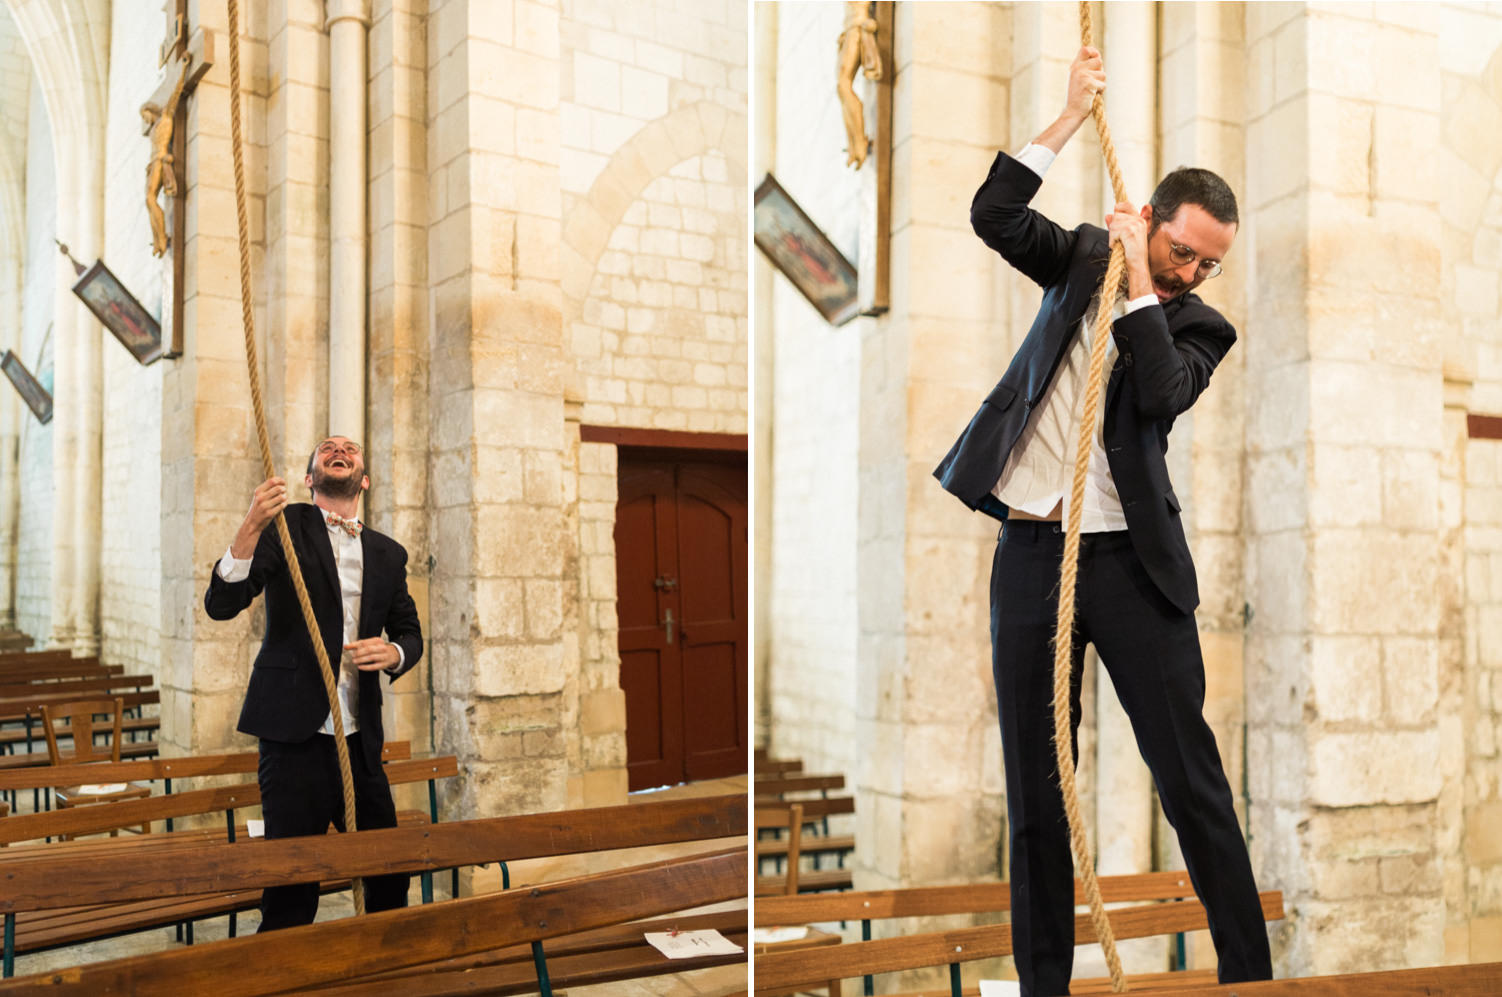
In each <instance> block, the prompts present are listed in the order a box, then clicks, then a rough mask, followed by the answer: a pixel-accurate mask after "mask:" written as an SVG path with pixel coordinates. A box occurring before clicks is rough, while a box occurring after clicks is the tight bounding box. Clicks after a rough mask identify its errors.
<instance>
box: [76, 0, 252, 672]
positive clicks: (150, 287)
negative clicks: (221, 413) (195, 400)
mask: <svg viewBox="0 0 1502 997" xmlns="http://www.w3.org/2000/svg"><path fill="white" fill-rule="evenodd" d="M140 14H141V12H140V11H139V10H135V9H132V8H131V7H130V6H129V5H126V4H117V5H115V6H114V7H113V9H112V11H111V23H110V44H111V47H112V51H113V55H112V57H111V59H110V81H109V90H108V94H109V102H108V105H107V106H108V110H107V115H108V116H107V119H106V141H105V148H106V149H107V153H106V163H105V192H104V203H105V213H104V229H105V235H104V250H103V253H102V255H103V258H104V259H105V260H106V261H107V262H108V263H109V264H110V268H111V269H112V270H113V271H114V273H115V275H116V276H117V277H119V278H120V280H121V281H122V282H124V284H125V286H126V287H128V288H129V289H130V290H131V292H132V293H133V294H135V295H136V297H137V298H138V299H140V301H141V304H142V305H143V306H145V308H146V310H147V311H148V312H150V313H151V314H152V315H155V316H157V317H158V318H159V320H160V321H161V322H162V323H164V326H165V327H164V329H163V332H162V337H163V339H164V340H168V341H170V338H171V335H172V330H171V322H170V318H169V315H168V312H169V311H170V302H168V307H167V308H163V307H162V293H163V287H164V282H163V271H164V268H167V276H168V278H169V280H170V275H171V272H170V266H171V263H170V257H164V258H163V259H160V260H158V259H156V258H154V257H152V256H151V254H150V248H151V225H150V222H149V221H148V218H147V214H146V201H145V196H144V193H143V190H142V188H143V186H144V184H143V183H142V179H143V178H144V177H145V175H146V163H147V161H148V160H149V159H150V157H151V145H150V142H149V141H148V140H147V138H146V136H144V135H142V134H141V127H140V121H141V118H140V114H139V111H138V109H139V107H140V106H141V104H143V103H144V102H145V101H146V100H148V99H149V98H150V97H151V94H152V92H153V91H154V90H155V89H156V87H157V83H158V81H159V79H160V77H161V73H162V71H161V70H158V69H157V68H156V60H155V59H154V58H149V57H146V56H145V54H149V53H152V52H154V51H155V50H156V46H157V44H158V43H159V42H160V41H161V38H162V33H163V23H162V20H161V19H160V18H151V17H142V16H140ZM164 200H165V196H164ZM169 224H170V222H169ZM86 262H87V261H86ZM168 293H170V284H169V285H168ZM102 359H103V370H104V395H105V397H104V411H105V412H106V413H107V416H106V418H105V420H104V427H103V429H104V435H103V445H102V448H101V449H102V452H101V462H102V471H103V496H104V500H103V504H102V507H101V516H100V544H99V556H100V562H101V563H100V576H99V583H100V584H99V628H100V648H99V653H100V657H101V658H102V659H103V660H105V661H108V662H110V663H112V664H122V665H125V666H126V671H127V672H129V673H131V674H143V673H144V674H154V673H155V672H156V671H157V669H158V668H159V667H160V661H161V645H160V639H159V638H160V622H159V621H160V620H161V594H162V593H161V589H162V585H161V560H162V555H161V504H162V471H161V468H162V456H161V451H162V434H161V431H160V428H159V425H158V423H159V420H160V418H161V407H162V377H163V372H164V371H165V370H166V369H167V368H168V367H170V366H171V364H172V363H173V362H174V361H171V360H159V361H157V362H156V363H154V364H153V365H151V366H150V367H142V366H141V365H140V364H138V363H137V362H136V360H135V358H134V357H133V356H131V355H130V353H129V352H128V351H126V350H125V349H123V348H122V347H121V346H120V345H119V344H118V343H117V342H116V341H115V339H114V337H113V336H111V335H109V334H108V333H105V334H104V353H103V358H102ZM228 542H229V541H228V539H227V538H226V540H225V543H226V544H228Z"/></svg>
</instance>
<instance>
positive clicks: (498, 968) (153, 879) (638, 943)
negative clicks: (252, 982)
mask: <svg viewBox="0 0 1502 997" xmlns="http://www.w3.org/2000/svg"><path fill="white" fill-rule="evenodd" d="M745 833H746V802H745V797H744V796H742V795H730V796H722V797H707V798H706V797H698V798H690V799H682V800H666V801H662V802H660V803H647V804H631V805H627V806H621V807H605V808H598V809H595V810H584V811H570V812H563V813H549V814H529V815H526V816H522V817H508V818H490V819H483V820H472V821H454V822H449V823H445V824H434V825H431V826H428V827H421V828H394V829H389V830H381V831H361V832H358V833H356V834H353V835H328V836H324V837H311V838H293V839H285V840H280V841H265V840H256V841H243V842H237V843H234V844H229V843H215V844H203V843H184V844H181V845H177V844H174V846H173V847H172V849H171V850H170V852H165V853H163V854H164V855H169V856H170V861H166V862H162V863H159V864H158V865H157V867H156V868H154V869H148V868H144V867H142V866H141V864H139V863H135V864H131V865H128V866H125V867H124V868H119V869H111V868H106V867H104V866H103V865H102V864H101V863H99V862H97V861H91V860H88V859H85V858H81V857H79V856H71V855H56V854H55V855H53V856H51V857H39V858H38V859H36V860H35V861H32V862H27V863H21V864H17V865H9V864H5V863H3V862H0V912H4V914H5V916H6V917H7V918H10V917H13V916H14V915H15V914H16V913H17V912H27V911H35V910H46V909H52V908H55V907H57V906H59V905H64V904H72V903H76V902H77V901H78V899H79V898H80V897H88V898H90V899H92V900H94V901H96V902H108V903H116V904H121V903H130V902H138V903H139V902H149V901H152V900H162V899H165V898H171V897H177V896H181V895H187V896H192V895H201V894H205V893H216V892H234V891H243V892H247V893H248V892H250V891H254V890H259V889H260V888H262V887H264V886H268V885H272V884H275V883H280V882H287V881H289V880H298V879H307V878H319V879H328V878H332V877H343V878H348V877H351V876H374V875H380V874H383V873H392V872H408V873H412V872H422V871H431V870H434V869H441V868H450V867H453V866H456V865H471V864H476V863H481V862H490V861H497V860H503V861H515V860H519V859H529V858H542V857H549V856H559V855H569V854H577V853H581V852H591V851H600V850H606V849H618V848H637V847H641V846H644V845H659V844H667V843H674V842H683V841H701V840H713V839H716V838H725V837H742V836H744V835H745ZM707 854H708V856H709V857H710V858H711V860H712V861H711V862H710V864H709V865H708V866H701V867H700V868H701V872H700V873H699V874H696V875H695V876H691V877H689V878H688V879H683V880H681V881H679V888H681V892H677V891H675V890H669V891H668V892H667V893H666V894H662V895H661V896H663V897H666V898H667V899H668V900H670V901H671V902H670V903H669V905H668V906H663V907H660V908H656V909H650V910H640V911H639V912H635V913H630V914H629V915H626V916H621V917H619V918H618V919H614V920H611V919H607V920H606V921H603V922H601V923H599V924H591V925H586V926H584V927H585V928H587V929H591V930H593V929H596V928H605V927H607V926H614V925H616V924H618V922H619V921H620V920H626V919H627V917H647V916H653V915H655V914H661V913H668V912H670V911H673V910H683V909H687V908H690V907H694V906H699V905H702V904H705V903H716V902H721V901H724V900H730V899H735V898H738V897H744V896H745V883H746V872H747V865H746V851H745V847H744V845H740V846H738V847H736V848H733V849H730V850H728V851H723V852H711V853H707ZM699 859H700V857H699V856H696V857H694V858H692V859H688V860H675V863H658V864H657V866H658V867H661V868H662V869H663V870H664V871H663V875H664V876H667V875H669V872H668V870H669V869H677V868H678V865H677V864H676V863H683V862H687V863H695V862H698V861H699ZM710 868H713V869H714V870H715V872H714V873H713V874H714V876H715V877H716V878H717V880H718V881H719V886H717V887H716V890H717V892H716V893H715V895H713V896H696V895H695V894H694V893H693V891H694V890H696V889H700V888H702V886H703V883H702V882H701V878H702V876H703V875H707V874H708V872H707V870H708V869H710ZM673 874H674V875H675V874H676V873H673ZM612 875H613V874H612ZM591 878H598V877H585V879H591ZM551 889H552V887H551V886H548V885H543V886H536V887H525V888H521V889H517V890H512V891H503V893H501V894H490V895H487V897H479V898H475V900H479V901H484V900H486V899H487V898H488V897H496V896H501V897H521V898H538V897H543V896H545V895H546V894H547V893H548V892H549V891H550V890H551ZM631 889H632V891H637V890H638V889H648V890H649V891H651V892H654V894H655V891H656V886H651V885H650V884H649V885H647V886H640V884H637V883H636V881H633V886H632V887H631ZM633 898H634V893H633V894H631V895H630V896H628V895H627V894H621V895H619V896H616V897H614V898H613V900H612V901H611V902H620V901H624V900H628V899H633ZM601 899H602V898H596V900H597V901H600V900H601ZM456 903H457V904H459V905H470V909H473V910H478V911H484V910H486V908H485V907H484V905H479V906H476V905H474V903H473V901H471V900H461V901H449V902H445V903H441V904H435V905H433V906H432V907H429V908H425V909H427V910H437V909H438V908H452V907H454V906H455V904H456ZM534 906H535V911H536V913H535V914H534V918H540V919H541V920H543V921H545V922H546V923H547V924H548V925H554V924H555V923H556V922H557V921H559V920H566V919H567V917H568V914H569V912H568V911H565V910H561V909H559V908H557V907H555V906H554V905H553V904H552V903H551V902H546V901H544V902H540V903H539V904H538V905H534ZM410 913H411V912H401V911H392V912H386V913H382V914H374V915H370V916H369V917H368V918H356V919H352V920H347V921H342V922H333V923H332V924H324V925H315V926H313V927H312V928H311V929H310V928H296V929H290V931H291V932H306V931H310V930H314V929H326V928H329V927H332V926H334V925H338V924H343V925H349V924H351V923H354V922H361V923H364V922H366V921H370V920H373V919H377V918H388V917H390V916H391V915H395V914H410ZM490 916H491V915H490V914H487V913H477V914H475V915H473V917H474V919H473V920H472V921H470V922H469V923H467V924H466V923H464V922H459V924H460V926H459V927H458V929H457V930H455V931H454V934H456V935H469V936H473V935H474V934H475V933H476V932H477V931H481V930H482V929H485V928H486V927H487V925H488V918H489V917H490ZM696 918H698V920H693V919H690V918H687V917H684V918H679V919H675V920H676V921H677V922H679V923H678V926H679V927H691V926H700V925H701V924H702V925H703V926H714V927H719V928H720V929H721V930H722V931H725V932H728V933H730V934H732V935H734V934H735V933H736V932H738V933H739V936H740V938H741V939H742V941H743V940H744V935H745V930H746V921H745V918H746V912H745V911H744V910H740V911H731V912H720V913H716V914H710V915H703V916H702V917H699V916H696ZM445 923H450V922H448V921H445ZM666 926H667V927H671V925H666ZM392 930H396V929H392ZM451 930H452V929H451ZM640 932H641V926H636V927H634V928H631V929H617V930H615V931H614V932H613V933H611V932H604V933H601V934H597V935H596V936H593V937H580V938H571V939H569V940H568V941H567V942H566V943H562V944H561V945H560V946H559V947H558V948H556V949H555V948H553V947H552V946H550V948H549V951H548V952H547V953H544V955H545V958H544V959H543V960H542V961H541V965H544V966H547V967H550V968H552V967H553V966H554V963H553V959H554V955H555V953H556V955H557V956H558V957H559V959H558V964H557V968H556V971H554V972H553V974H552V975H553V978H554V979H555V980H557V979H558V978H559V977H560V976H565V977H566V976H567V974H570V973H579V974H583V975H582V976H580V977H579V980H582V979H585V978H590V979H594V980H603V979H622V978H628V977H629V976H637V975H642V974H643V973H644V972H677V971H680V970H683V969H689V968H693V964H692V963H691V962H690V963H686V962H685V961H681V960H673V961H671V962H669V961H668V960H666V959H663V958H662V957H661V955H660V954H657V953H656V951H655V950H647V949H646V946H645V943H644V942H643V940H642V938H641V934H640ZM560 934H568V935H573V934H575V932H574V931H564V932H560ZM276 937H277V938H287V937H289V934H288V932H277V933H276ZM326 937H327V936H326ZM375 937H380V935H377V936H375ZM392 937H398V936H392ZM399 937H400V938H401V939H402V941H401V944H398V945H389V944H388V945H385V946H382V945H380V943H379V942H375V943H371V944H373V945H374V946H375V947H376V948H379V949H381V951H382V952H385V951H386V950H387V949H393V950H395V949H405V948H406V946H407V945H408V942H409V941H410V939H409V937H408V935H407V932H406V928H405V927H404V928H402V929H401V930H400V932H399ZM487 937H488V938H489V939H490V940H489V941H488V942H487V943H486V944H483V945H479V946H475V947H470V948H466V949H463V950H458V951H436V950H428V949H423V950H422V952H423V954H422V955H420V956H418V957H413V958H409V959H406V960H397V961H393V962H390V963H387V964H381V963H376V964H371V963H368V962H364V961H361V962H360V963H353V962H349V963H347V964H346V965H344V966H342V967H340V968H338V969H337V970H336V971H334V972H333V973H330V974H326V975H321V976H320V975H317V974H313V975H310V976H308V977H307V978H305V979H297V980H295V981H294V982H292V983H287V982H285V980H283V982H281V983H280V984H279V985H278V986H277V987H272V986H271V985H270V983H269V982H268V984H267V989H268V990H270V989H287V988H294V989H296V990H297V991H298V992H308V991H309V990H311V989H312V987H314V986H315V985H322V984H329V985H335V984H338V985H341V986H343V985H345V984H344V981H346V980H348V978H349V977H350V976H351V975H353V974H354V973H357V972H363V973H364V974H366V975H365V976H364V977H362V981H361V982H359V983H358V984H349V985H350V986H357V987H359V988H363V989H360V990H357V991H356V992H365V993H372V994H375V993H382V994H386V993H393V992H400V993H413V992H429V990H421V991H419V990H418V986H419V985H421V986H424V987H430V988H431V987H435V986H436V987H443V986H453V985H455V983H456V981H461V980H462V981H466V982H465V985H466V986H468V985H470V984H472V983H474V982H475V980H476V979H477V978H480V977H477V975H476V974H477V973H479V974H481V976H482V977H483V978H485V979H486V980H488V981H489V983H490V984H491V986H488V987H487V989H486V992H523V991H525V990H528V989H532V990H535V989H536V988H537V977H536V975H535V973H536V969H537V967H538V965H539V960H538V955H539V949H538V948H536V947H531V948H525V949H523V950H522V951H520V952H518V950H517V948H516V943H517V942H518V941H519V940H525V939H524V938H521V939H519V938H518V937H517V936H516V935H514V934H507V933H504V932H503V933H501V934H498V935H493V936H487ZM539 937H551V934H550V935H547V936H539ZM243 941H247V939H235V940H232V941H229V942H221V943H215V944H213V945H208V946H197V947H195V948H194V949H192V950H188V952H189V953H195V954H196V953H198V952H207V951H210V950H216V951H217V952H218V953H220V954H219V955H218V956H217V958H207V959H200V960H197V961H195V960H188V961H187V962H183V961H181V960H178V961H175V962H172V963H171V966H172V968H171V969H170V970H168V969H161V970H159V971H158V970H153V971H152V972H151V973H147V974H145V975H136V974H135V972H134V971H132V975H129V976H128V977H116V976H113V975H111V974H110V973H105V974H103V975H102V976H91V975H89V973H90V971H91V970H93V969H94V967H85V968H84V970H82V972H83V973H84V974H85V975H84V976H83V977H82V978H81V979H82V980H83V981H85V982H92V983H94V984H96V985H99V986H101V987H102V986H104V985H105V984H106V983H107V982H108V981H110V980H117V981H118V980H128V983H126V984H125V989H124V990H121V991H120V992H129V993H137V992H148V993H149V992H156V991H153V990H137V989H134V988H135V987H137V986H141V985H143V981H146V980H161V981H163V982H164V983H165V982H167V981H170V980H171V979H172V977H173V976H174V974H177V973H182V972H188V973H191V970H190V969H187V968H186V967H191V966H200V967H203V968H205V969H210V968H212V967H213V966H214V965H215V964H216V963H218V962H221V961H222V960H224V959H231V958H232V959H235V960H238V959H239V958H240V956H239V955H235V956H229V955H228V954H227V953H228V952H239V951H240V950H238V949H226V946H233V945H235V944H236V943H237V942H243ZM329 944H332V942H330V943H329ZM311 951H319V947H318V946H315V947H314V948H313V949H312V950H311ZM185 954H188V953H184V952H173V953H167V956H181V955H185ZM326 954H332V955H333V956H335V957H340V956H342V955H344V954H345V953H343V952H341V951H339V950H337V949H336V950H332V951H331V952H330V953H326ZM144 958H145V959H146V960H147V961H151V960H155V959H160V958H163V957H162V956H153V957H144ZM740 958H741V959H744V956H741V957H740ZM453 960H461V961H460V962H454V961H453ZM275 961H276V962H277V963H278V964H282V963H286V962H289V960H288V959H287V958H286V956H285V953H278V954H277V955H276V958H275ZM312 961H318V960H312ZM724 961H726V960H724V959H721V960H719V961H718V962H716V963H712V964H723V962H724ZM124 962H126V963H140V962H141V960H125V961H124ZM245 965H257V966H259V961H258V960H257V961H253V962H249V963H244V962H235V964H234V966H232V967H227V968H223V969H221V970H220V971H221V972H222V973H228V972H235V971H237V970H238V972H239V974H240V976H241V977H244V976H245V975H246V974H244V971H243V970H244V966H245ZM292 968H293V969H294V970H295V967H292ZM325 968H326V967H325ZM66 972H68V973H74V972H79V971H72V970H70V971H66ZM619 974H626V975H624V976H623V975H619ZM56 975H58V974H49V975H48V976H40V977H31V978H28V980H26V981H22V980H17V981H15V982H16V983H17V984H20V983H23V982H27V983H32V982H36V983H47V982H50V980H51V978H52V977H55V976H56ZM255 975H257V976H259V974H255ZM394 977H402V978H404V980H405V981H404V982H402V983H401V985H400V986H397V985H395V984H394V982H393V979H394ZM189 978H191V976H190V977H184V979H189ZM507 978H510V979H513V983H514V985H515V986H520V987H521V988H522V989H521V990H516V989H505V988H504V986H502V983H503V982H504V979H507ZM221 979H223V980H229V979H230V977H229V976H227V975H225V976H222V977H221ZM498 981H501V982H498ZM573 982H578V980H575V981H573ZM494 986H501V989H494V988H493V987H494ZM209 989H210V991H212V992H219V991H220V989H221V988H220V986H219V985H217V984H216V985H215V986H213V987H211V988H209ZM5 992H8V991H7V990H6V988H5V987H3V986H0V993H5ZM63 992H91V991H88V990H83V991H68V990H64V991H63ZM92 992H103V991H102V990H96V991H92ZM178 992H189V993H193V992H203V991H202V990H201V989H200V988H198V987H195V986H186V987H185V989H182V990H180V991H178ZM224 992H226V993H231V992H242V993H249V992H262V991H259V990H255V991H252V990H235V989H234V985H231V989H230V990H227V991H224ZM340 992H345V991H344V990H341V991H340ZM434 992H436V991H434Z"/></svg>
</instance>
